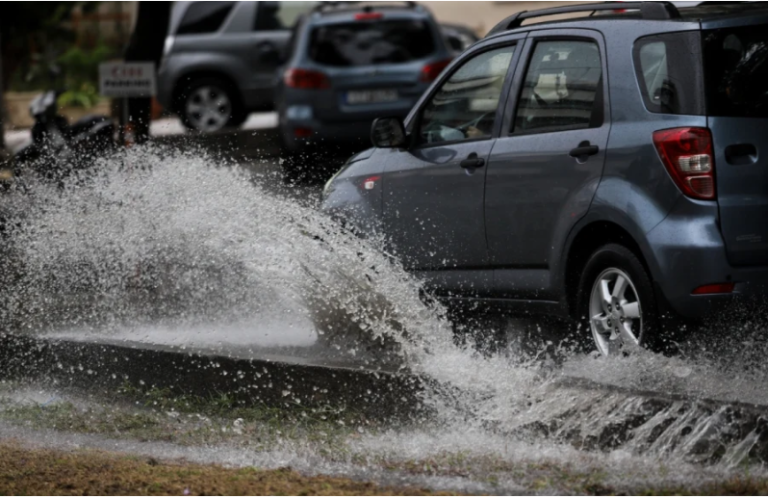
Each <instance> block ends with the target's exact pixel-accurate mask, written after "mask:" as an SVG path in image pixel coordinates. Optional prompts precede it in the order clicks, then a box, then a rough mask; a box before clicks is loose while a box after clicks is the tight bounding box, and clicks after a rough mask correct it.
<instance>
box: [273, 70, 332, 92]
mask: <svg viewBox="0 0 768 498" xmlns="http://www.w3.org/2000/svg"><path fill="white" fill-rule="evenodd" d="M283 82H284V83H285V86H287V87H290V88H300V89H303V90H322V89H325V88H330V87H331V82H330V81H329V80H328V76H326V75H325V74H323V73H321V72H320V71H312V70H309V69H298V68H291V69H288V70H287V71H285V74H284V75H283Z"/></svg>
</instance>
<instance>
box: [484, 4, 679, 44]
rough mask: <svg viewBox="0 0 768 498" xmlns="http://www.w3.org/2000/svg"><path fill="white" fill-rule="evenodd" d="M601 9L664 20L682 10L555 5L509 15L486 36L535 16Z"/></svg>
mask: <svg viewBox="0 0 768 498" xmlns="http://www.w3.org/2000/svg"><path fill="white" fill-rule="evenodd" d="M601 10H639V11H640V15H641V16H642V18H643V19H648V20H664V19H679V18H680V12H678V10H677V8H676V7H675V6H674V5H673V4H672V2H605V3H585V4H579V5H568V6H565V7H553V8H551V9H540V10H532V11H525V10H524V11H522V12H518V13H516V14H512V15H511V16H509V17H507V18H506V19H504V20H503V21H501V22H500V23H498V24H497V25H496V26H494V27H493V29H492V30H491V31H489V32H488V34H487V35H485V36H491V35H495V34H496V33H501V32H502V31H507V30H510V29H515V28H519V27H520V26H522V24H523V21H525V20H527V19H533V18H535V17H545V16H555V15H558V14H571V13H574V12H596V11H601Z"/></svg>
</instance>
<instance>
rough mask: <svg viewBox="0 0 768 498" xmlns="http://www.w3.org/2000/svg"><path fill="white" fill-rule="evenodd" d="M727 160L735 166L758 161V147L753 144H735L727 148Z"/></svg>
mask: <svg viewBox="0 0 768 498" xmlns="http://www.w3.org/2000/svg"><path fill="white" fill-rule="evenodd" d="M725 160H726V162H727V163H728V164H732V165H734V166H743V165H747V164H754V163H756V162H757V147H755V146H754V145H753V144H733V145H729V146H728V147H726V148H725Z"/></svg>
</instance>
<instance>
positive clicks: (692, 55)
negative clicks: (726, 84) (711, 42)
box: [634, 32, 704, 115]
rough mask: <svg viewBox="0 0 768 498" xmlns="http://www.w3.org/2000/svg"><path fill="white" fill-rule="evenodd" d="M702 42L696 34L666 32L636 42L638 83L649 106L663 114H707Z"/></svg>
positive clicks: (652, 110) (635, 60)
mask: <svg viewBox="0 0 768 498" xmlns="http://www.w3.org/2000/svg"><path fill="white" fill-rule="evenodd" d="M700 45H701V42H700V39H699V38H698V34H697V33H687V32H683V33H665V34H662V35H652V36H648V37H644V38H641V39H640V40H638V42H637V43H636V44H635V48H634V63H635V72H636V73H637V82H638V86H639V87H640V92H641V95H642V97H643V102H644V103H645V107H646V109H648V110H649V111H651V112H655V113H660V114H698V115H702V114H704V108H703V102H704V89H703V80H704V78H703V76H702V70H701V47H700Z"/></svg>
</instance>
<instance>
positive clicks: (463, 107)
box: [419, 45, 515, 144]
mask: <svg viewBox="0 0 768 498" xmlns="http://www.w3.org/2000/svg"><path fill="white" fill-rule="evenodd" d="M514 52H515V46H514V45H510V46H507V47H501V48H497V49H494V50H489V51H488V52H483V53H481V54H479V55H477V56H475V57H473V58H471V59H469V60H467V61H465V62H464V63H463V64H462V65H461V67H459V69H458V70H456V71H455V72H454V73H453V74H452V75H451V77H450V78H448V80H446V81H445V82H443V84H442V86H441V87H440V88H439V89H438V90H437V91H436V92H435V94H434V95H433V96H432V98H431V99H430V101H429V102H428V103H427V104H426V106H425V107H424V110H423V112H422V115H421V127H420V130H419V136H420V138H421V141H422V142H423V143H430V144H431V143H439V142H452V141H456V140H468V139H476V138H484V137H490V136H491V133H492V132H493V123H494V119H495V117H496V109H498V107H499V97H500V96H501V90H502V87H503V86H504V78H505V76H506V74H507V70H508V69H509V63H510V61H511V60H512V55H513V54H514Z"/></svg>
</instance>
